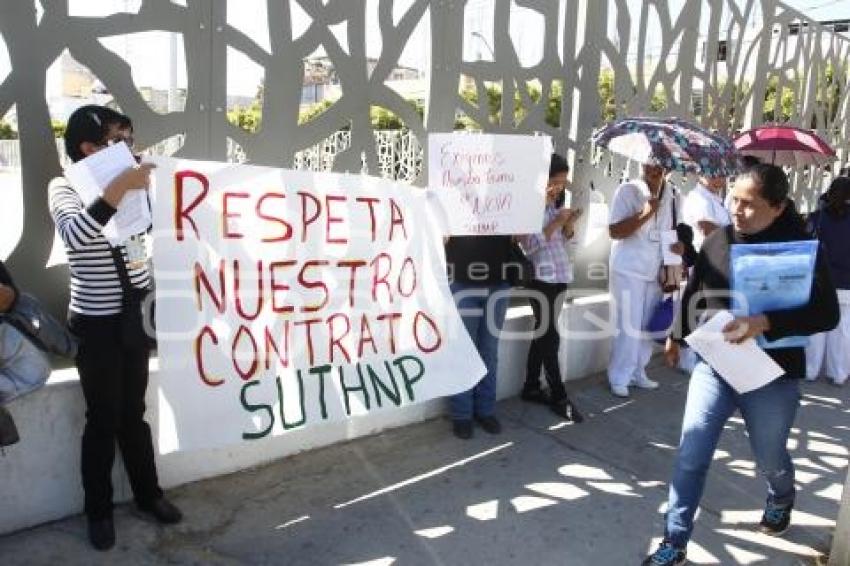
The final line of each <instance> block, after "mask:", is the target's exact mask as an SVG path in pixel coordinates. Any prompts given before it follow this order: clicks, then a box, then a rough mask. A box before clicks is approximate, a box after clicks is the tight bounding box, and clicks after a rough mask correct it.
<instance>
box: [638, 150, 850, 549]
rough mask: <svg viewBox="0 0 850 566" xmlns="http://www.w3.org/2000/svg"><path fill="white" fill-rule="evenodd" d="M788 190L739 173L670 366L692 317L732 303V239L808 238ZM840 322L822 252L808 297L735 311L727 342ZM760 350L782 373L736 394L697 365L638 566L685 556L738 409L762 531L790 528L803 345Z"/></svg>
mask: <svg viewBox="0 0 850 566" xmlns="http://www.w3.org/2000/svg"><path fill="white" fill-rule="evenodd" d="M788 192H789V184H788V179H787V177H786V176H785V173H784V172H783V171H782V169H780V168H779V167H776V166H774V165H766V164H759V165H755V166H753V167H752V168H750V169H748V170H747V171H745V172H744V173H743V174H741V175H740V176H739V177H738V179H737V180H736V182H735V186H734V188H733V190H732V194H731V198H732V226H729V227H726V228H724V229H719V230H716V231H714V232H713V233H712V234H711V235H710V236H709V237H708V238H706V240H705V242H704V243H703V245H702V249H701V250H700V254H699V257H698V259H697V262H696V265H695V267H694V272H693V274H692V275H691V278H690V280H689V281H688V286H687V288H686V290H685V293H684V296H683V298H682V302H681V304H682V305H683V307H682V309H681V312H680V313H679V317H678V320H677V322H676V324H674V326H673V329H674V330H673V336H672V337H671V339H669V340H668V341H667V348H666V352H665V355H666V357H667V361H668V363H670V364H675V363H676V362H677V361H678V356H679V344H680V341H681V340H682V338H684V337H685V336H687V335H688V334H689V333H690V331H691V330H692V325H693V324H695V321H697V320H700V319H701V318H703V317H704V316H705V314H710V313H713V312H718V311H724V310H729V309H730V305H731V295H732V293H731V292H730V289H731V285H730V270H731V267H730V250H731V246H732V245H735V244H762V243H771V242H793V241H798V240H805V239H806V238H807V237H808V236H807V234H806V232H805V229H804V225H803V222H802V219H801V218H800V216H799V215H798V214H797V212H796V211H795V210H794V204H793V202H791V201H790V200H789V199H788ZM754 276H756V277H758V276H760V274H754ZM837 323H838V301H837V298H836V293H835V288H834V287H833V285H832V281H831V280H830V276H829V271H828V268H827V265H826V262H825V261H824V258H823V257H821V254H818V257H817V262H816V267H815V273H814V274H813V276H812V283H811V291H810V293H809V299H808V301H807V302H805V303H804V304H802V305H799V306H795V307H793V308H787V309H784V310H775V311H769V312H763V313H759V314H753V315H751V316H738V317H736V318H734V319H733V320H732V321H731V322H729V323H728V324H727V325H726V326H725V327H724V328H723V332H724V337H725V339H726V340H727V341H730V342H733V343H743V342H745V341H747V340H749V339H751V338H756V337H764V338H765V339H767V340H769V341H775V340H778V339H781V338H786V337H792V336H808V335H811V334H814V333H816V332H823V331H826V330H829V329H831V328H834V327H835V325H836V324H837ZM766 352H767V354H769V356H770V357H771V358H773V360H774V361H775V362H776V363H777V364H778V365H779V366H780V367H781V369H782V370H784V372H785V374H784V375H783V376H782V377H780V378H779V379H776V380H774V381H772V382H770V383H768V384H767V385H764V386H762V387H759V388H757V389H754V390H752V391H749V392H747V393H738V392H737V391H736V390H735V389H733V388H732V387H731V386H730V385H729V384H728V383H727V382H726V381H724V380H723V378H721V377H720V375H719V374H718V373H717V372H716V371H715V370H714V369H712V368H711V367H709V366H708V365H707V364H706V363H705V362H702V361H701V362H700V363H699V364H697V366H696V368H695V369H694V371H693V374H692V376H691V382H690V386H689V389H688V398H687V403H686V406H685V414H684V418H683V423H682V436H681V441H680V444H679V452H678V455H677V458H676V464H675V469H674V471H673V478H672V480H671V482H670V494H669V501H668V507H667V509H668V511H667V516H666V528H665V533H664V539H663V541H662V542H661V545H660V546H659V547H658V550H657V551H656V552H655V553H653V554H652V555H651V556H649V557H648V558H647V559H646V560H645V561H644V564H648V565H654V566H666V565H673V564H683V563H684V562H685V548H686V546H687V544H688V541H689V539H690V536H691V532H692V530H693V526H694V524H693V522H694V514H695V513H696V510H697V506H698V505H699V501H700V498H701V497H702V492H703V487H704V484H705V479H706V474H707V472H708V467H709V465H710V464H711V461H712V457H713V455H714V450H715V448H716V446H717V442H718V440H719V438H720V434H721V432H722V431H723V427H724V425H725V423H726V421H727V419H729V417H730V416H732V414H733V413H734V412H735V410H740V411H741V415H742V417H743V418H744V422H745V424H746V427H747V433H748V436H749V439H750V446H751V447H752V450H753V455H754V457H755V460H756V465H757V467H758V469H759V470H760V471H761V473H762V475H763V476H764V477H765V479H766V480H767V485H768V497H767V504H766V507H765V510H764V514H763V516H762V519H761V523H760V530H761V531H762V532H764V533H767V534H771V535H780V534H782V533H784V532H785V530H786V529H787V528H788V525H789V523H790V519H791V509H792V507H793V504H794V466H793V464H792V462H791V458H790V456H789V454H788V450H787V448H786V442H787V440H788V435H789V433H790V430H791V426H792V425H793V423H794V417H795V415H796V411H797V405H798V404H799V399H800V391H799V378H802V377H803V376H804V375H805V361H804V353H803V347H801V346H797V347H788V348H777V349H768V350H766Z"/></svg>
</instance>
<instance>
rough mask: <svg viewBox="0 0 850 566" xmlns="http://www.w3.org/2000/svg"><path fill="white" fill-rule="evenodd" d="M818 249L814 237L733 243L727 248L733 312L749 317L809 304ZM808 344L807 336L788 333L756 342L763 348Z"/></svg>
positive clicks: (761, 337) (793, 346) (759, 338)
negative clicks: (729, 248) (754, 242)
mask: <svg viewBox="0 0 850 566" xmlns="http://www.w3.org/2000/svg"><path fill="white" fill-rule="evenodd" d="M817 252H818V241H817V240H801V241H796V242H777V243H770V244H733V245H732V249H731V251H730V256H731V257H730V259H731V264H732V265H731V270H730V271H731V278H732V309H733V312H735V313H736V314H742V315H748V316H752V315H756V314H762V313H764V312H770V311H778V310H786V309H793V308H797V307H801V306H803V305H805V304H806V303H808V302H809V298H810V297H811V294H812V282H813V280H814V272H815V259H816V258H817ZM808 343H809V339H808V337H807V336H788V337H786V338H781V339H779V340H775V341H773V342H769V341H768V340H767V339H765V337H764V336H759V337H758V344H759V346H761V347H762V348H764V349H773V348H795V347H805V346H807V345H808Z"/></svg>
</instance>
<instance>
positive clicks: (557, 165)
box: [549, 153, 570, 179]
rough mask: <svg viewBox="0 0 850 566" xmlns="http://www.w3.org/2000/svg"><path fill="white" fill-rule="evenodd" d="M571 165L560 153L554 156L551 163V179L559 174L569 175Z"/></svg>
mask: <svg viewBox="0 0 850 566" xmlns="http://www.w3.org/2000/svg"><path fill="white" fill-rule="evenodd" d="M569 172H570V164H569V163H567V160H566V159H565V158H564V156H563V155H560V154H558V153H553V154H552V159H551V160H550V161H549V178H550V179H551V178H552V177H554V176H555V175H557V174H558V173H569Z"/></svg>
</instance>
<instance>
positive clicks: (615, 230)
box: [593, 118, 736, 397]
mask: <svg viewBox="0 0 850 566" xmlns="http://www.w3.org/2000/svg"><path fill="white" fill-rule="evenodd" d="M593 142H594V143H595V144H596V145H599V146H602V147H606V148H608V150H609V151H612V152H614V153H617V154H619V155H622V156H624V157H628V158H629V159H631V160H633V161H636V162H638V163H641V164H642V166H643V170H642V173H643V175H642V178H641V179H639V180H637V181H627V182H625V183H623V184H621V185H620V186H619V187H618V188H617V190H616V192H615V194H614V198H613V200H612V202H611V213H610V216H609V226H608V232H609V235H610V236H611V239H612V240H613V243H612V246H611V257H610V260H609V266H610V273H609V287H610V290H611V301H612V303H611V305H612V309H613V312H612V316H613V317H614V318H615V320H616V329H617V330H616V335H615V337H614V344H613V347H612V351H611V358H610V362H609V364H608V381H609V384H610V387H611V392H612V393H613V394H614V395H616V396H618V397H628V396H629V389H628V388H629V386H630V385H634V386H637V387H640V388H645V389H655V388H656V387H658V384H657V383H656V382H655V381H653V380H651V379H649V377H648V376H647V375H646V365H647V364H648V363H649V359H650V357H651V356H652V342H651V341H650V337H649V336H648V335H646V333H644V329H646V328H647V326H648V325H649V322H650V320H651V319H652V318H653V317H652V315H653V311H654V309H655V308H656V307H657V306H658V305H659V304H660V303H661V299H662V294H663V291H664V289H663V288H662V284H665V283H666V286H668V287H669V288H671V289H676V288H678V283H679V281H676V280H675V279H676V277H675V269H668V266H664V265H663V264H664V261H663V258H664V255H665V253H664V252H665V251H667V250H665V249H664V248H663V246H665V245H666V246H669V251H670V252H673V253H674V254H677V255H683V254H685V251H686V247H685V245H684V243H683V240H687V238H685V236H686V234H684V232H685V231H686V230H680V229H679V228H680V226H679V223H680V220H681V218H682V214H681V210H680V205H679V201H680V199H679V198H677V197H678V191H677V190H676V189H675V187H673V186H672V185H671V184H669V183H668V182H667V173H668V172H670V171H673V170H678V171H681V172H686V173H697V174H701V175H705V176H722V175H728V174H730V173H732V172H734V170H735V168H734V166H735V162H736V159H735V152H734V148H733V147H732V145H731V144H730V143H729V142H728V141H726V140H725V139H723V138H721V137H719V136H716V135H714V134H711V133H710V132H708V131H706V130H704V129H703V128H701V127H699V126H695V125H693V124H689V123H687V122H684V121H682V120H679V119H676V118H666V119H665V118H626V119H623V120H619V121H617V122H615V123H613V124H611V125H609V126H607V127H605V128H604V129H602V130H601V131H599V132H597V133H596V134H595V135H594V137H593ZM673 231H675V232H676V235H675V237H673V238H670V236H668V234H671V233H672V232H673ZM662 237H664V241H665V242H666V243H664V244H662ZM688 255H691V254H688ZM671 273H672V274H674V275H673V276H672V277H669V278H670V279H671V280H669V281H663V280H662V278H661V277H660V276H661V275H664V276H665V278H667V276H668V275H669V274H671Z"/></svg>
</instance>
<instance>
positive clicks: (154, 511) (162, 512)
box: [137, 497, 183, 525]
mask: <svg viewBox="0 0 850 566" xmlns="http://www.w3.org/2000/svg"><path fill="white" fill-rule="evenodd" d="M137 507H138V508H139V511H141V512H142V513H146V514H148V515H150V516H151V517H153V518H154V519H156V522H157V523H160V524H162V525H173V524H175V523H179V522H180V521H182V520H183V513H181V512H180V509H178V508H177V506H175V505H174V504H173V503H171V502H170V501H168V500H167V499H166V498H164V497H160V498H159V499H157V500H155V501H152V502H151V503H145V504H138V505H137Z"/></svg>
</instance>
